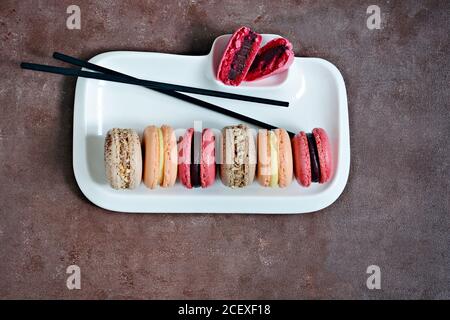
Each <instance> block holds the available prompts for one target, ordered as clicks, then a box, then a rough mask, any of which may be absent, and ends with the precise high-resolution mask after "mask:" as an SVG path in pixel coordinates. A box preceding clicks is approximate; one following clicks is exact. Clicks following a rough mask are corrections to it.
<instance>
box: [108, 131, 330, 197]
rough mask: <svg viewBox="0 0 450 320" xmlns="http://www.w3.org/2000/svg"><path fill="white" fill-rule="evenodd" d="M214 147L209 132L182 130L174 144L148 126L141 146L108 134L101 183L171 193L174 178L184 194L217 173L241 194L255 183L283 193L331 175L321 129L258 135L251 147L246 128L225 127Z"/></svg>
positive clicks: (129, 136) (170, 134) (135, 139)
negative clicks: (295, 185) (294, 185)
mask: <svg viewBox="0 0 450 320" xmlns="http://www.w3.org/2000/svg"><path fill="white" fill-rule="evenodd" d="M218 142H219V141H218ZM218 146H219V147H216V137H215V135H214V132H213V130H212V129H203V130H202V131H201V132H200V131H195V130H194V129H193V128H190V129H187V130H186V131H185V132H184V134H183V135H182V136H180V138H179V140H178V141H177V139H176V135H175V131H174V130H173V128H172V127H170V126H168V125H163V126H161V127H157V126H148V127H147V128H145V130H144V133H143V137H142V140H141V138H140V137H139V135H138V133H137V132H136V131H135V130H133V129H121V128H113V129H111V130H109V131H108V133H107V135H106V138H105V145H104V159H105V171H106V177H107V180H108V182H109V184H110V185H111V187H113V188H114V189H133V188H136V187H137V186H138V185H139V184H140V183H141V181H143V182H144V184H145V185H146V186H147V187H148V188H150V189H154V188H156V187H158V186H161V187H171V186H173V185H174V184H175V183H176V180H177V178H178V179H179V181H180V182H181V184H182V185H184V186H185V187H186V188H189V189H190V188H195V187H202V188H207V187H209V186H211V185H212V184H214V182H215V179H216V170H217V171H219V172H220V174H219V175H220V179H221V181H222V182H223V184H224V185H226V186H228V187H232V188H242V187H245V186H248V185H249V184H251V183H252V182H253V180H254V179H255V178H256V179H257V180H258V181H259V183H260V184H261V185H262V186H264V187H281V188H284V187H287V186H289V185H290V184H291V182H292V181H293V180H294V178H295V179H296V180H297V181H298V183H299V184H300V185H302V186H304V187H308V186H310V185H311V183H313V182H318V183H326V182H328V181H329V180H330V179H331V177H332V174H333V165H332V155H331V147H330V142H329V138H328V135H327V133H326V132H325V130H324V129H321V128H315V129H313V130H312V133H306V132H304V131H300V132H299V133H298V134H297V135H295V136H294V137H293V138H291V137H289V135H288V133H287V131H286V130H284V129H275V130H266V129H260V130H259V131H258V133H257V139H256V142H255V138H254V135H253V134H252V132H251V130H250V129H249V127H247V126H246V125H242V124H241V125H234V126H227V127H225V128H223V129H222V131H221V134H220V143H219V144H218ZM217 148H220V149H218V150H216V149H217ZM219 158H220V161H219Z"/></svg>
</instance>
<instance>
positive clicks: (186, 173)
mask: <svg viewBox="0 0 450 320" xmlns="http://www.w3.org/2000/svg"><path fill="white" fill-rule="evenodd" d="M193 134H194V129H193V128H190V129H188V130H186V133H185V134H184V135H183V137H181V138H180V141H179V142H178V176H179V178H180V181H181V184H183V185H184V186H185V187H186V188H188V189H191V188H192V184H191V143H192V136H193Z"/></svg>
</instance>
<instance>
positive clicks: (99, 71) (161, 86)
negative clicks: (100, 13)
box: [20, 52, 293, 135]
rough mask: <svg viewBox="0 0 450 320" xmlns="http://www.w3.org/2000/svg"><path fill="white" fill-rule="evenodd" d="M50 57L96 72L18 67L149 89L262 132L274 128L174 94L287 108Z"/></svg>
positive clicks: (60, 56) (273, 102) (59, 56)
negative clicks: (230, 118)
mask: <svg viewBox="0 0 450 320" xmlns="http://www.w3.org/2000/svg"><path fill="white" fill-rule="evenodd" d="M53 58H55V59H57V60H61V61H64V62H67V63H70V64H72V65H75V66H79V67H83V68H86V69H89V70H92V71H96V72H91V71H84V70H79V69H73V68H62V67H55V66H49V65H42V64H35V63H28V62H22V63H21V64H20V66H21V68H23V69H28V70H34V71H43V72H49V73H55V74H61V75H65V76H73V77H83V78H90V79H98V80H106V81H113V82H120V83H126V84H134V85H140V86H144V87H146V88H149V89H153V90H155V91H157V92H160V93H163V94H166V95H169V96H171V97H174V98H177V99H180V100H183V101H186V102H190V103H192V104H195V105H198V106H200V107H203V108H206V109H208V110H211V111H215V112H219V113H222V114H224V115H227V116H230V117H233V118H236V119H239V120H242V121H245V122H248V123H251V124H254V125H256V126H258V127H262V128H266V129H275V128H277V127H276V126H273V125H270V124H268V123H265V122H262V121H259V120H256V119H253V118H250V117H248V116H245V115H243V114H240V113H237V112H234V111H231V110H228V109H225V108H222V107H219V106H217V105H214V104H212V103H209V102H206V101H203V100H200V99H197V98H194V97H191V96H189V95H186V94H183V93H180V92H178V91H182V92H187V93H196V94H201V95H208V96H214V97H221V98H226V99H235V100H242V101H250V102H256V103H264V104H271V105H277V106H284V107H287V106H289V103H288V102H285V101H278V100H272V99H266V98H258V97H251V96H246V95H240V94H234V93H228V92H221V91H215V90H209V89H201V88H193V87H188V86H181V85H174V84H170V83H163V82H157V81H150V80H142V79H138V78H135V77H132V76H129V75H126V74H124V73H120V72H117V71H114V70H111V69H108V68H105V67H102V66H99V65H96V64H93V63H90V62H87V61H84V60H80V59H77V58H74V57H71V56H68V55H65V54H62V53H59V52H55V53H53ZM288 133H289V135H293V133H291V132H288Z"/></svg>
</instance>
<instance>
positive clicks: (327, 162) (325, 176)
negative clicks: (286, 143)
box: [312, 128, 333, 183]
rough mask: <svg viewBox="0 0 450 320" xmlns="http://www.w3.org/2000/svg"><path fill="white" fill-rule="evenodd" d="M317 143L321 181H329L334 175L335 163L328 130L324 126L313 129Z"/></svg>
mask: <svg viewBox="0 0 450 320" xmlns="http://www.w3.org/2000/svg"><path fill="white" fill-rule="evenodd" d="M312 133H313V135H314V139H315V141H316V145H317V153H318V155H319V166H320V179H319V182H320V183H325V182H327V181H329V180H330V179H331V177H332V175H333V163H332V155H331V147H330V141H329V138H328V135H327V133H326V131H325V130H324V129H322V128H315V129H313V131H312Z"/></svg>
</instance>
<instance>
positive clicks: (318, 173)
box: [292, 128, 333, 187]
mask: <svg viewBox="0 0 450 320" xmlns="http://www.w3.org/2000/svg"><path fill="white" fill-rule="evenodd" d="M292 152H293V156H294V175H295V177H296V179H297V181H298V183H299V184H301V185H302V186H305V187H308V186H310V185H311V182H319V183H325V182H328V181H329V180H330V179H331V177H332V175H333V165H332V156H331V147H330V143H329V138H328V135H327V133H326V131H325V130H324V129H321V128H315V129H314V130H313V131H312V134H311V133H305V132H304V131H301V132H300V133H298V134H297V135H296V136H295V137H294V138H293V139H292Z"/></svg>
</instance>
